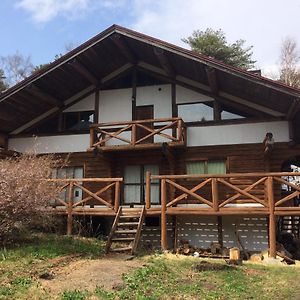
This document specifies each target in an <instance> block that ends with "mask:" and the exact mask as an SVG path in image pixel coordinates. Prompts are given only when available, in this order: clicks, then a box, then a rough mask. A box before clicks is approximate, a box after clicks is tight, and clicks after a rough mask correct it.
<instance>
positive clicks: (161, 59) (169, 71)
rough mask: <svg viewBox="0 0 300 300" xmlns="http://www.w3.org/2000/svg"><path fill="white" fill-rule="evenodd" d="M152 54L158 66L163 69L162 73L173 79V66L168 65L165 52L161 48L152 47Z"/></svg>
mask: <svg viewBox="0 0 300 300" xmlns="http://www.w3.org/2000/svg"><path fill="white" fill-rule="evenodd" d="M153 52H154V54H155V55H156V57H157V59H158V61H159V63H160V65H161V66H162V68H163V69H164V71H165V72H166V73H167V74H168V75H169V76H170V77H172V78H173V77H175V76H176V72H175V70H174V68H173V66H172V65H171V63H170V60H169V58H168V57H167V56H166V54H165V51H164V50H163V49H161V48H157V47H153Z"/></svg>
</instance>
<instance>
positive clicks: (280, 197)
mask: <svg viewBox="0 0 300 300" xmlns="http://www.w3.org/2000/svg"><path fill="white" fill-rule="evenodd" d="M299 178H300V173H286V172H280V173H235V174H222V175H221V174H209V175H151V174H150V173H149V172H148V173H147V176H146V183H145V192H146V193H145V203H144V204H145V208H146V209H145V216H160V217H161V244H162V248H163V249H166V248H167V231H166V227H167V216H168V215H211V216H225V215H265V216H268V217H269V241H270V254H271V255H273V256H274V255H275V252H276V216H285V215H300V207H299V206H295V200H296V199H298V197H299V195H300V186H299V185H298V179H299ZM290 179H292V182H291V180H290ZM153 180H156V181H157V180H158V181H159V182H160V199H157V200H159V201H160V204H159V205H154V204H152V203H151V202H150V199H151V182H152V181H153ZM51 181H53V182H56V183H57V184H58V185H60V189H61V192H62V194H63V195H64V199H62V198H60V199H54V200H53V202H52V203H51V206H50V207H49V209H50V210H51V211H52V212H53V213H55V214H64V215H67V219H68V230H67V232H68V234H71V232H72V224H73V216H75V215H88V216H115V215H116V213H117V211H118V210H119V207H120V206H122V201H120V200H121V199H120V195H121V192H122V182H123V178H82V179H51ZM90 183H93V184H94V186H93V188H91V187H89V184H90ZM95 184H96V185H98V188H97V189H96V190H95ZM74 189H77V191H78V190H81V191H82V199H80V200H79V201H74ZM282 190H284V191H285V192H284V193H282ZM136 209H138V208H137V207H136Z"/></svg>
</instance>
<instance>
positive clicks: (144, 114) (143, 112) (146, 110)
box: [135, 105, 154, 144]
mask: <svg viewBox="0 0 300 300" xmlns="http://www.w3.org/2000/svg"><path fill="white" fill-rule="evenodd" d="M153 111H154V108H153V105H144V106H137V107H136V108H135V119H136V120H148V119H153V118H154V113H153ZM143 125H145V126H147V127H149V128H151V129H153V123H143ZM136 130H137V131H136V140H137V141H138V140H139V139H141V138H143V137H144V136H146V135H148V134H150V131H148V130H146V129H144V128H141V127H137V129H136ZM145 143H147V144H148V143H153V136H151V137H149V138H147V139H145V140H143V141H142V142H141V144H145Z"/></svg>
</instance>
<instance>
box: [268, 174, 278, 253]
mask: <svg viewBox="0 0 300 300" xmlns="http://www.w3.org/2000/svg"><path fill="white" fill-rule="evenodd" d="M266 190H267V195H268V202H269V256H270V257H273V258H276V216H275V214H274V190H273V178H272V177H268V179H267V189H266Z"/></svg>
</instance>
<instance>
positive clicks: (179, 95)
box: [176, 85, 214, 103]
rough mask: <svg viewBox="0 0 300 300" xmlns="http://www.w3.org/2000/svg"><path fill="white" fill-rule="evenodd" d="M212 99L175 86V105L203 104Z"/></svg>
mask: <svg viewBox="0 0 300 300" xmlns="http://www.w3.org/2000/svg"><path fill="white" fill-rule="evenodd" d="M213 100H214V99H213V98H211V97H208V96H206V95H203V94H200V93H197V92H195V91H192V90H189V89H186V88H184V87H182V86H180V85H176V103H190V102H205V101H213Z"/></svg>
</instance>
